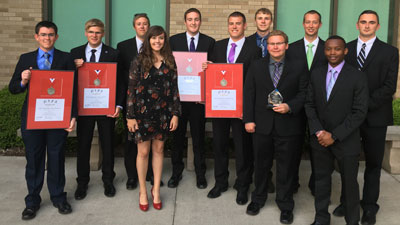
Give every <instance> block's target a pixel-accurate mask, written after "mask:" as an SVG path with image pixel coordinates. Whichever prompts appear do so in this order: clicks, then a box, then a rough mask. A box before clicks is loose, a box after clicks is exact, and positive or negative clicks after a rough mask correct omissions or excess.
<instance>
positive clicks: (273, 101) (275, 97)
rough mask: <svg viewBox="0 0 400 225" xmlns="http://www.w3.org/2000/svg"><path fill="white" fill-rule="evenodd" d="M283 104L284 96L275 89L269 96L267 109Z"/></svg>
mask: <svg viewBox="0 0 400 225" xmlns="http://www.w3.org/2000/svg"><path fill="white" fill-rule="evenodd" d="M282 102H283V97H282V94H281V93H280V92H279V91H278V89H275V90H273V91H272V92H271V93H269V94H268V105H267V108H269V109H272V108H274V107H275V106H277V105H279V104H281V103H282Z"/></svg>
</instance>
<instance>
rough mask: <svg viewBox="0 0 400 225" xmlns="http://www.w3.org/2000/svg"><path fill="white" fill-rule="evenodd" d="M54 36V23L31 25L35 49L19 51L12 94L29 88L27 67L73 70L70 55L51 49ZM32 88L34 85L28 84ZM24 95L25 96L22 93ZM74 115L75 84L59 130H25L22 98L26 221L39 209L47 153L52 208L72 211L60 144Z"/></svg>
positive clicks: (23, 215) (60, 210) (66, 212)
mask: <svg viewBox="0 0 400 225" xmlns="http://www.w3.org/2000/svg"><path fill="white" fill-rule="evenodd" d="M57 38H58V34H57V26H56V25H55V24H54V23H52V22H49V21H42V22H39V23H38V24H37V25H36V27H35V39H36V41H37V42H38V44H39V49H37V50H35V51H33V52H29V53H26V54H23V55H21V56H20V58H19V61H18V63H17V65H16V67H15V71H14V74H13V76H12V78H11V81H10V84H9V86H8V87H9V90H10V92H11V93H12V94H18V93H23V92H25V90H27V89H28V88H30V86H29V80H30V78H31V71H30V70H31V69H40V70H43V69H44V70H50V69H51V70H75V66H74V63H73V61H72V58H71V57H70V55H69V54H68V53H66V52H62V51H59V50H57V49H55V48H54V43H55V42H56V40H57ZM32 88H34V87H32ZM26 96H28V95H26ZM76 116H77V107H76V87H75V88H74V97H73V101H72V115H71V118H72V119H71V123H70V127H69V128H67V129H65V130H63V129H46V130H27V129H26V122H27V98H25V101H24V104H23V106H22V111H21V133H22V140H23V142H24V144H25V157H26V170H25V179H26V183H27V187H28V195H27V196H26V197H25V205H26V208H25V209H24V211H23V212H22V219H23V220H29V219H33V218H34V217H35V216H36V212H37V211H38V210H39V208H40V203H41V201H42V199H41V198H40V191H41V190H42V186H43V180H44V172H45V158H46V152H47V156H48V158H47V187H48V189H49V192H50V199H51V201H52V202H53V205H54V207H56V208H58V212H59V213H61V214H68V213H71V212H72V209H71V205H70V204H69V203H68V202H67V198H66V197H67V193H66V192H64V186H65V173H64V160H65V158H64V149H63V147H64V144H65V141H66V139H67V135H68V132H71V131H72V130H73V128H74V127H75V120H76V119H75V118H76Z"/></svg>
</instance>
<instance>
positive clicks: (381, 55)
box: [334, 10, 399, 225]
mask: <svg viewBox="0 0 400 225" xmlns="http://www.w3.org/2000/svg"><path fill="white" fill-rule="evenodd" d="M356 26H357V29H358V30H359V36H358V38H357V39H356V40H354V41H351V42H349V43H348V45H347V48H348V49H349V53H348V54H347V56H346V62H348V63H349V64H351V65H353V66H354V67H356V68H358V69H359V70H360V71H362V72H364V73H365V74H366V75H367V78H368V88H369V104H368V114H367V119H366V120H365V121H364V122H363V124H362V125H361V127H360V128H361V139H362V143H363V150H364V154H365V172H364V188H363V194H362V200H361V207H362V209H363V216H362V218H361V222H362V224H363V225H368V224H375V222H376V213H377V212H378V210H379V205H378V204H377V201H378V198H379V189H380V188H379V187H380V176H381V167H382V160H383V155H384V151H385V139H386V130H387V126H388V125H392V124H393V109H392V100H393V94H394V93H395V92H396V83H397V73H398V67H399V52H398V49H397V48H395V47H393V46H391V45H388V44H386V43H384V42H382V41H381V40H379V39H378V38H377V37H376V31H377V30H378V29H379V17H378V14H377V13H376V12H375V11H372V10H366V11H364V12H362V13H361V14H360V16H359V18H358V21H357V24H356ZM345 196H347V195H345V194H344V193H343V192H342V196H341V202H343V198H344V197H345ZM343 212H344V210H343V205H342V204H341V205H339V206H338V207H337V208H336V209H335V211H334V215H336V216H343V215H344V213H343Z"/></svg>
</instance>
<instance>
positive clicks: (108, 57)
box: [71, 43, 125, 106]
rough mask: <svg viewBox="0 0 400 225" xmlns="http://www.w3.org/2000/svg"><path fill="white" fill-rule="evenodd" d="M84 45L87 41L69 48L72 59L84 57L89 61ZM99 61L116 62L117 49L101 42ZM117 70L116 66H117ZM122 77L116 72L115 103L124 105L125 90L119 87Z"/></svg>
mask: <svg viewBox="0 0 400 225" xmlns="http://www.w3.org/2000/svg"><path fill="white" fill-rule="evenodd" d="M86 46H87V43H86V44H84V45H81V46H79V47H76V48H73V49H71V55H72V58H73V59H84V60H85V62H89V61H90V59H86V53H85V50H86ZM99 62H118V51H117V50H115V49H113V48H111V47H110V46H107V45H105V44H103V46H102V48H101V53H100V59H99ZM117 70H118V68H117ZM122 82H123V79H122V78H121V76H120V74H118V73H117V81H116V83H117V87H116V101H115V104H116V105H120V106H125V104H124V102H123V100H124V95H125V92H124V91H123V89H122V88H121V86H122V85H123V84H122Z"/></svg>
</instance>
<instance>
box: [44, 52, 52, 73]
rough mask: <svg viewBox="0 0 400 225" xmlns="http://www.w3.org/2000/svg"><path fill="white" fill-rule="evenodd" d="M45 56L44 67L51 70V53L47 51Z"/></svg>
mask: <svg viewBox="0 0 400 225" xmlns="http://www.w3.org/2000/svg"><path fill="white" fill-rule="evenodd" d="M43 56H44V67H43V69H44V70H49V69H50V68H51V63H50V61H49V57H50V54H49V53H47V52H45V53H44V55H43Z"/></svg>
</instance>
